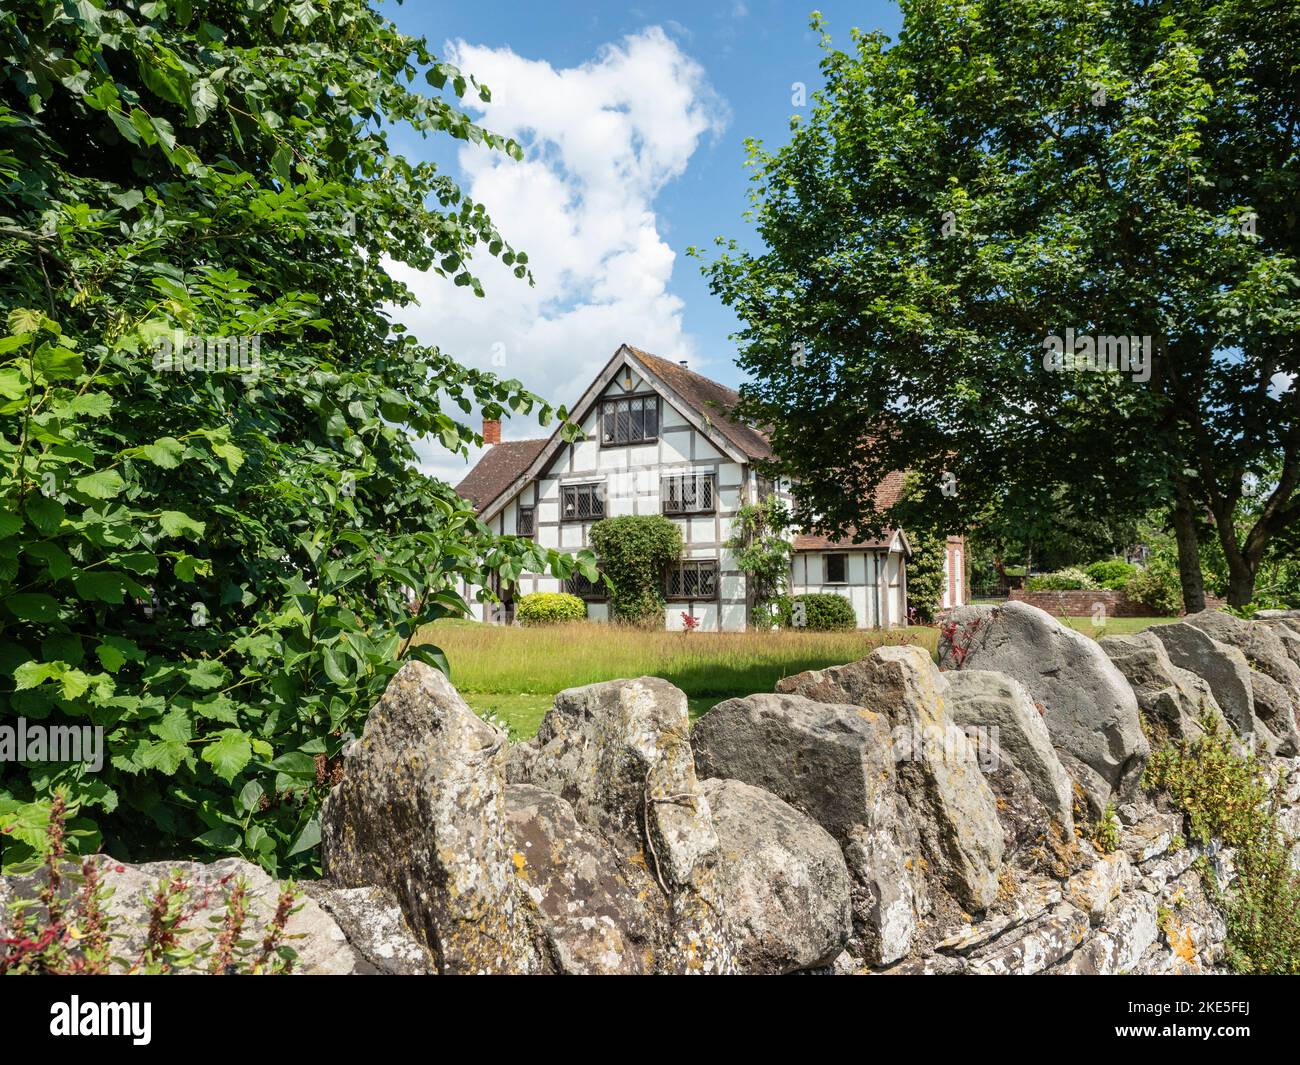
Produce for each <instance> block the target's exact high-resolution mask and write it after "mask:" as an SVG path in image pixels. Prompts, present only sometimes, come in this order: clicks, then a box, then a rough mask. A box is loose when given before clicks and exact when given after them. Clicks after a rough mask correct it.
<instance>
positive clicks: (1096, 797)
mask: <svg viewBox="0 0 1300 1065" xmlns="http://www.w3.org/2000/svg"><path fill="white" fill-rule="evenodd" d="M939 654H940V660H939V661H940V665H941V666H942V667H943V668H944V669H946V670H959V669H991V670H996V671H998V672H1000V673H1005V674H1007V675H1009V676H1011V677H1013V678H1014V679H1016V680H1018V681H1019V682H1020V683H1021V684H1022V685H1023V686H1024V688H1025V690H1026V691H1027V692H1028V693H1029V696H1030V698H1031V699H1032V700H1033V701H1034V702H1035V703H1037V704H1041V705H1042V707H1043V717H1044V721H1045V722H1046V724H1047V731H1048V732H1049V733H1050V734H1051V737H1052V744H1053V746H1055V747H1056V749H1057V751H1058V753H1059V754H1060V755H1061V760H1062V764H1064V765H1065V768H1066V770H1067V771H1068V772H1070V773H1071V775H1072V776H1074V777H1075V779H1076V780H1077V782H1078V783H1079V785H1080V787H1082V788H1083V790H1084V793H1085V794H1086V796H1087V798H1088V804H1089V806H1090V808H1091V809H1092V811H1093V813H1095V814H1099V813H1101V812H1102V811H1103V810H1104V809H1105V808H1106V806H1107V805H1108V804H1109V803H1110V802H1111V801H1112V799H1124V798H1127V797H1129V796H1130V795H1132V794H1135V793H1136V791H1137V788H1138V784H1139V782H1140V780H1141V777H1142V770H1143V768H1144V767H1145V765H1146V760H1147V758H1148V756H1149V755H1150V746H1149V744H1148V743H1147V740H1146V737H1145V736H1144V735H1143V733H1142V727H1141V721H1140V719H1139V714H1138V706H1137V699H1136V698H1135V697H1134V695H1133V690H1132V689H1131V688H1130V687H1129V685H1128V682H1127V681H1126V680H1125V679H1124V676H1123V674H1121V673H1120V671H1119V670H1118V669H1116V668H1115V665H1114V663H1112V662H1111V661H1110V659H1109V658H1107V657H1106V655H1105V653H1104V652H1103V651H1102V650H1101V649H1100V648H1099V647H1098V646H1097V644H1096V643H1095V642H1094V641H1093V640H1090V639H1089V638H1088V637H1086V636H1084V635H1083V634H1082V633H1079V632H1075V631H1074V630H1073V629H1071V628H1068V627H1067V626H1065V625H1062V624H1061V623H1060V622H1059V621H1057V620H1056V619H1055V618H1054V617H1052V616H1051V615H1050V614H1048V613H1047V612H1046V611H1043V610H1039V609H1038V608H1037V607H1033V606H1030V605H1028V604H1027V603H1015V602H1012V603H1007V604H1005V605H1003V606H996V607H992V606H963V607H958V608H957V609H956V610H953V611H952V612H951V613H950V614H949V615H948V621H947V623H946V625H945V626H944V629H943V634H942V636H941V639H940V642H939Z"/></svg>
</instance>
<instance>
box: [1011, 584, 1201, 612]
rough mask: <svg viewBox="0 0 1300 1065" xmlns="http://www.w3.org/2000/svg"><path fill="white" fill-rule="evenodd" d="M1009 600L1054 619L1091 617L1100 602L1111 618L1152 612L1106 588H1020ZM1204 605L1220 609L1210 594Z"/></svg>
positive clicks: (1120, 593)
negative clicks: (1034, 589)
mask: <svg viewBox="0 0 1300 1065" xmlns="http://www.w3.org/2000/svg"><path fill="white" fill-rule="evenodd" d="M1011 599H1012V600H1013V601H1014V602H1017V603H1028V604H1029V605H1030V606H1036V607H1038V608H1039V609H1040V610H1046V611H1047V612H1048V613H1049V614H1054V615H1056V616H1057V617H1059V616H1060V615H1062V614H1064V615H1066V616H1067V617H1072V618H1086V617H1091V616H1092V614H1093V611H1094V610H1096V608H1097V604H1098V603H1100V604H1101V605H1102V606H1103V607H1104V608H1105V611H1106V616H1107V617H1111V618H1150V617H1155V616H1156V611H1154V610H1152V609H1151V608H1150V607H1148V606H1144V605H1143V604H1141V603H1137V602H1134V601H1133V600H1131V599H1130V598H1129V597H1128V596H1127V595H1125V594H1124V593H1123V592H1113V591H1110V590H1109V589H1106V588H1101V589H1095V590H1093V591H1077V592H1027V591H1025V590H1024V589H1021V588H1013V589H1011ZM1205 605H1206V607H1208V608H1210V609H1215V608H1217V607H1221V606H1223V600H1222V599H1216V598H1215V597H1214V596H1212V595H1207V596H1206V597H1205Z"/></svg>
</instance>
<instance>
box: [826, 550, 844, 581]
mask: <svg viewBox="0 0 1300 1065" xmlns="http://www.w3.org/2000/svg"><path fill="white" fill-rule="evenodd" d="M823 557H824V558H825V559H826V583H827V584H843V583H844V581H845V579H846V578H845V576H844V572H845V569H846V568H847V563H848V559H847V558H845V556H844V555H824V556H823Z"/></svg>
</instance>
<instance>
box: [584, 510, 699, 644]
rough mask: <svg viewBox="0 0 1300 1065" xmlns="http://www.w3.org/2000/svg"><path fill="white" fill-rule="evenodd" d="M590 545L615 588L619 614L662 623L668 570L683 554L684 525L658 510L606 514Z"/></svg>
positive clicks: (613, 599)
mask: <svg viewBox="0 0 1300 1065" xmlns="http://www.w3.org/2000/svg"><path fill="white" fill-rule="evenodd" d="M591 546H592V547H594V548H595V549H596V555H597V557H598V558H599V560H600V572H601V573H602V574H603V575H604V578H605V582H606V584H608V585H609V587H610V589H611V593H610V601H611V604H612V606H613V614H614V617H615V618H616V619H617V620H619V621H628V622H632V623H633V624H646V623H649V622H652V621H656V620H659V621H660V622H662V618H663V611H664V597H663V592H662V590H661V589H662V588H663V579H664V569H665V568H666V567H667V566H668V565H669V564H670V563H672V562H676V561H677V560H678V559H679V558H681V557H682V531H681V529H679V528H678V527H677V525H675V524H674V523H673V522H671V521H669V520H668V519H667V518H665V517H662V516H661V515H658V514H639V515H632V514H628V515H624V516H623V517H619V518H603V519H601V520H600V521H598V522H596V523H595V524H594V525H592V527H591Z"/></svg>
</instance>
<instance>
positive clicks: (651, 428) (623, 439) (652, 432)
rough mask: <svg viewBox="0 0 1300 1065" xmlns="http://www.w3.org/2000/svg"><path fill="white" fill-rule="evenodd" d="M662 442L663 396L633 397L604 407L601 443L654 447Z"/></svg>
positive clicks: (614, 400) (611, 402) (606, 403)
mask: <svg viewBox="0 0 1300 1065" xmlns="http://www.w3.org/2000/svg"><path fill="white" fill-rule="evenodd" d="M658 439H659V397H658V396H653V395H652V396H629V397H628V398H626V399H607V400H605V401H603V402H602V403H601V405H600V443H601V446H602V447H606V446H609V447H614V446H617V445H619V444H653V443H654V442H655V441H656V440H658Z"/></svg>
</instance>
